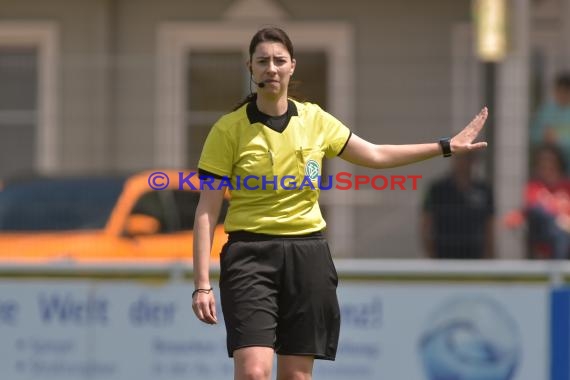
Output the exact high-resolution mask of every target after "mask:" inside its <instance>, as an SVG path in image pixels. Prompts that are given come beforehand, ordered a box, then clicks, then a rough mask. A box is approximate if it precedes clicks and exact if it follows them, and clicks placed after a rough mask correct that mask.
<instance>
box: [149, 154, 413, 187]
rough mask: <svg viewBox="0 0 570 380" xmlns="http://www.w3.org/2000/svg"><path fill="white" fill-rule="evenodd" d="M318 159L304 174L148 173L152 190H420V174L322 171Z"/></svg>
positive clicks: (309, 165) (306, 167)
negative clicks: (217, 174)
mask: <svg viewBox="0 0 570 380" xmlns="http://www.w3.org/2000/svg"><path fill="white" fill-rule="evenodd" d="M320 171H321V167H320V165H319V163H318V162H316V161H314V160H309V161H307V163H306V164H305V173H304V174H305V175H304V176H294V175H284V176H277V175H276V176H270V177H267V176H257V175H253V174H251V175H246V176H243V177H242V176H239V175H237V176H235V177H232V178H230V177H226V176H224V177H213V176H209V175H199V174H198V173H197V172H189V173H185V172H178V178H177V180H176V179H174V178H173V179H172V185H171V178H169V177H168V175H166V173H164V172H153V173H151V174H150V175H149V177H148V185H149V186H150V188H151V189H153V190H165V189H167V188H169V187H170V188H178V189H179V190H187V189H190V190H204V189H210V190H225V189H228V190H269V191H271V190H273V191H278V190H279V191H280V190H331V189H335V190H360V189H361V188H363V187H366V186H367V185H368V186H370V187H371V188H372V189H374V190H417V189H418V183H417V182H418V179H421V178H422V176H421V175H405V176H404V175H388V176H384V175H375V176H368V175H353V174H351V173H348V172H338V173H336V174H335V175H327V176H325V177H322V176H321V175H320Z"/></svg>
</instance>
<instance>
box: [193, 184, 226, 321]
mask: <svg viewBox="0 0 570 380" xmlns="http://www.w3.org/2000/svg"><path fill="white" fill-rule="evenodd" d="M219 183H220V181H219V180H215V181H214V183H213V184H212V188H214V189H218V188H220V186H219ZM224 189H225V188H224ZM223 200H224V190H211V189H208V188H207V187H205V188H204V189H203V190H202V191H201V193H200V200H199V202H198V207H197V209H196V216H195V218H194V254H193V262H194V287H195V289H210V288H211V284H210V253H211V250H212V240H213V237H214V230H215V228H216V224H217V221H218V217H219V215H220V209H221V207H222V202H223ZM192 308H193V309H194V313H196V316H197V317H198V319H200V320H201V321H202V322H205V323H209V324H214V323H217V322H218V319H217V317H216V302H215V298H214V294H213V293H212V292H197V293H196V294H195V295H194V297H193V298H192Z"/></svg>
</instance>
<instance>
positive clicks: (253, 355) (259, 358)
mask: <svg viewBox="0 0 570 380" xmlns="http://www.w3.org/2000/svg"><path fill="white" fill-rule="evenodd" d="M234 365H235V378H236V380H269V378H270V377H271V369H272V367H273V349H270V348H267V347H246V348H242V349H239V350H236V351H234Z"/></svg>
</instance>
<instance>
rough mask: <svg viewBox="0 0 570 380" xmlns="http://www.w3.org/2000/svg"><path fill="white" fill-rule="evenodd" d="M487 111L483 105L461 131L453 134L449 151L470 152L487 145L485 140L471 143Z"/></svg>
mask: <svg viewBox="0 0 570 380" xmlns="http://www.w3.org/2000/svg"><path fill="white" fill-rule="evenodd" d="M488 113H489V111H488V110H487V107H484V108H483V109H482V110H481V111H480V112H479V113H478V114H477V116H475V118H474V119H473V120H471V122H470V123H469V124H467V126H466V127H465V128H463V130H462V131H460V132H459V133H458V134H457V135H455V136H454V137H453V138H452V139H451V141H450V144H451V152H452V153H454V154H460V153H463V152H471V151H475V150H479V149H483V148H486V147H487V143H486V142H485V141H482V142H477V143H473V141H474V140H475V139H476V138H477V136H478V135H479V132H480V131H481V129H482V128H483V125H484V124H485V120H487V115H488Z"/></svg>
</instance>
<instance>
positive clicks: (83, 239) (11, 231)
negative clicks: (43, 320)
mask: <svg viewBox="0 0 570 380" xmlns="http://www.w3.org/2000/svg"><path fill="white" fill-rule="evenodd" d="M160 172H162V173H163V174H164V175H166V176H168V177H169V178H173V179H176V178H178V173H179V172H178V171H174V170H160ZM190 172H191V171H184V172H183V173H190ZM151 173H154V172H153V171H146V172H140V173H137V174H135V175H129V176H87V177H76V176H74V177H58V178H55V177H38V178H28V179H21V180H17V181H13V182H7V183H5V184H4V186H3V188H1V189H0V262H12V263H28V262H35V263H43V262H53V261H72V262H81V263H106V262H122V263H128V262H136V263H145V262H147V263H166V262H171V261H185V262H191V260H192V242H193V238H192V228H193V224H194V214H195V212H196V206H197V204H198V199H199V194H200V193H199V188H200V187H199V180H198V178H197V175H195V176H193V177H191V178H189V179H187V181H190V182H186V184H185V186H182V187H181V188H179V183H178V181H177V180H172V181H170V184H168V186H167V187H166V188H165V189H163V190H153V189H152V188H151V185H152V182H151V181H150V180H149V176H150V174H151ZM160 183H161V184H162V183H164V181H162V182H160ZM189 183H192V185H193V186H188V184H189ZM193 187H194V188H193ZM226 211H227V197H226V200H225V202H224V205H223V207H222V212H221V214H220V218H219V220H218V224H217V226H216V229H215V232H214V243H213V247H212V256H213V259H214V260H217V259H218V258H219V252H220V250H221V248H222V246H223V244H224V243H225V242H226V240H227V235H226V233H225V232H224V230H223V225H222V224H223V220H224V218H225V214H226Z"/></svg>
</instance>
